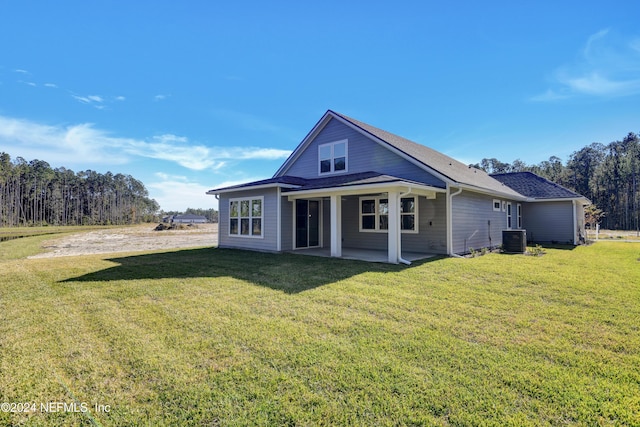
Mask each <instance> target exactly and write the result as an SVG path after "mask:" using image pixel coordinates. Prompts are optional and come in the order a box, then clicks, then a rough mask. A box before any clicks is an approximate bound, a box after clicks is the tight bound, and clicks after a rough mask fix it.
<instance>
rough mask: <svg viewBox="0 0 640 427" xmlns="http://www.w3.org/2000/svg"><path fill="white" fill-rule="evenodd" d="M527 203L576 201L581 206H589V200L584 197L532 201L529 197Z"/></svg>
mask: <svg viewBox="0 0 640 427" xmlns="http://www.w3.org/2000/svg"><path fill="white" fill-rule="evenodd" d="M526 201H527V202H529V203H544V202H571V201H576V202H579V203H582V205H583V206H588V205H590V204H591V200H589V199H587V198H586V197H567V198H556V199H534V198H532V197H529V198H528V199H527V200H526Z"/></svg>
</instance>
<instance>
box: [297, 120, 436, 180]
mask: <svg viewBox="0 0 640 427" xmlns="http://www.w3.org/2000/svg"><path fill="white" fill-rule="evenodd" d="M343 139H347V140H348V141H349V142H348V150H349V151H348V171H347V172H346V173H359V172H371V171H373V172H379V173H383V174H387V175H392V176H396V177H399V178H404V179H409V180H412V181H417V182H422V183H425V184H427V185H432V186H435V187H440V188H444V187H445V184H444V182H442V181H441V180H440V179H438V178H436V177H434V176H433V175H431V174H430V173H428V172H426V171H425V170H423V169H422V168H420V167H418V166H416V165H414V164H413V163H411V162H409V161H408V160H405V159H403V158H402V157H400V156H399V155H397V154H395V153H393V152H391V151H390V150H389V149H388V148H386V147H383V146H381V145H380V144H378V143H377V142H375V141H372V140H371V139H369V138H368V137H366V136H365V135H363V134H361V133H359V132H357V131H355V130H353V129H352V128H350V127H348V126H346V125H344V124H342V123H340V122H339V121H337V120H335V119H331V120H330V121H329V123H327V125H326V126H325V127H324V128H323V129H322V131H320V133H319V134H318V135H317V136H316V138H315V139H314V140H313V141H311V143H310V144H309V146H308V147H307V148H306V149H305V150H304V151H303V152H302V153H301V154H300V156H299V157H298V158H297V159H296V161H295V162H294V163H293V164H292V165H291V166H290V167H289V169H288V170H287V171H286V172H285V174H286V175H292V176H299V177H302V178H318V177H319V174H318V145H321V144H326V143H329V142H335V141H340V140H343ZM335 175H337V174H334V175H322V176H335Z"/></svg>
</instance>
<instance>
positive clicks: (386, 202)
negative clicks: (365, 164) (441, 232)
mask: <svg viewBox="0 0 640 427" xmlns="http://www.w3.org/2000/svg"><path fill="white" fill-rule="evenodd" d="M439 193H443V194H444V193H446V190H445V189H442V188H436V187H433V186H429V185H425V184H423V183H418V182H414V181H410V180H406V179H402V178H398V177H393V176H388V175H382V174H378V173H373V172H368V173H360V174H353V175H342V176H336V177H331V178H322V179H317V180H310V181H309V182H308V183H306V184H305V185H302V186H298V187H296V188H292V189H285V190H283V191H282V195H283V196H286V197H287V200H288V201H289V202H292V203H293V230H294V235H295V240H294V242H293V248H295V251H294V252H296V253H306V254H308V255H317V256H328V257H335V258H347V259H359V260H365V261H371V262H388V263H392V264H398V263H405V264H409V263H411V261H414V260H417V259H423V258H426V257H429V256H433V254H427V253H419V252H410V251H406V250H403V248H402V246H403V245H402V238H401V236H402V235H403V234H405V233H411V234H413V235H414V236H415V237H417V236H419V233H418V223H417V219H418V212H417V205H418V198H423V199H429V200H435V199H436V196H437V194H439ZM414 250H415V248H414Z"/></svg>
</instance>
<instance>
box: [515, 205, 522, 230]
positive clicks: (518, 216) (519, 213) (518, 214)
mask: <svg viewBox="0 0 640 427" xmlns="http://www.w3.org/2000/svg"><path fill="white" fill-rule="evenodd" d="M516 221H517V222H516V225H517V226H518V230H520V229H522V203H518V204H517V205H516Z"/></svg>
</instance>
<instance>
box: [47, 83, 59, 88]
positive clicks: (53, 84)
mask: <svg viewBox="0 0 640 427" xmlns="http://www.w3.org/2000/svg"><path fill="white" fill-rule="evenodd" d="M44 86H45V87H50V88H54V89H56V88H57V87H58V85H57V84H55V83H45V84H44Z"/></svg>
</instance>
